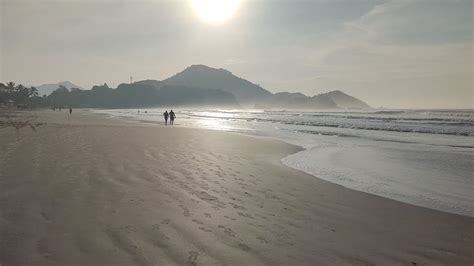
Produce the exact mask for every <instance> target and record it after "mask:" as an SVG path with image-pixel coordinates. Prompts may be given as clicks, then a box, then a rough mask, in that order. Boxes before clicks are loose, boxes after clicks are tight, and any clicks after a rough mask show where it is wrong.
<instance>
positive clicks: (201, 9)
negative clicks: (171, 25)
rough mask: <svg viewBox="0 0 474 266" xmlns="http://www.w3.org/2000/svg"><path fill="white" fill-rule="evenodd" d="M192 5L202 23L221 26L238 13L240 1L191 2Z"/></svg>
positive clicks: (194, 0)
mask: <svg viewBox="0 0 474 266" xmlns="http://www.w3.org/2000/svg"><path fill="white" fill-rule="evenodd" d="M191 4H192V6H193V9H194V12H195V13H196V15H197V16H198V17H199V19H200V20H201V21H203V22H205V23H210V24H221V23H224V22H226V21H227V20H229V19H230V18H231V17H232V16H233V15H234V14H235V12H237V9H239V5H240V0H191Z"/></svg>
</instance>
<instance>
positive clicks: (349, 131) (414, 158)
mask: <svg viewBox="0 0 474 266" xmlns="http://www.w3.org/2000/svg"><path fill="white" fill-rule="evenodd" d="M93 111H94V112H98V113H103V114H108V115H111V116H114V117H120V118H124V119H128V120H134V121H140V122H149V123H158V124H163V117H162V113H163V112H164V109H162V108H160V109H153V108H151V109H142V110H141V112H138V110H137V109H114V110H93ZM145 111H146V113H145ZM175 112H176V114H177V121H176V126H185V127H196V128H205V129H213V130H223V131H228V132H235V133H242V134H248V135H253V136H260V137H269V138H274V139H278V140H281V141H284V142H287V143H290V144H294V145H298V146H301V147H302V148H304V150H303V151H301V152H298V153H296V154H292V155H289V156H287V157H286V158H283V159H282V162H283V163H284V164H286V165H288V166H290V167H293V168H296V169H299V170H301V171H304V172H307V173H309V174H312V175H314V176H316V177H318V178H321V179H324V180H327V181H330V182H333V183H336V184H339V185H342V186H344V187H347V188H350V189H355V190H358V191H363V192H367V193H371V194H375V195H379V196H382V197H386V198H390V199H394V200H398V201H401V202H405V203H410V204H414V205H418V206H422V207H427V208H432V209H436V210H440V211H445V212H450V213H456V214H461V215H467V216H474V207H473V206H474V205H473V197H472V189H473V185H474V181H473V175H472V173H473V172H474V164H473V161H474V160H473V159H474V158H473V156H474V155H473V151H474V110H383V111H380V110H375V111H347V110H346V111H340V110H335V111H327V110H325V111H285V110H281V111H275V110H272V111H268V110H199V109H188V110H175Z"/></svg>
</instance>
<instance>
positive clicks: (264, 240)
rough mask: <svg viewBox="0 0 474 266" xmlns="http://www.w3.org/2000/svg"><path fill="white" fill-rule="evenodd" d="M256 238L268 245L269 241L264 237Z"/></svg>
mask: <svg viewBox="0 0 474 266" xmlns="http://www.w3.org/2000/svg"><path fill="white" fill-rule="evenodd" d="M256 238H257V239H258V240H260V242H262V243H265V244H268V241H267V240H266V239H265V238H263V237H261V236H257V237H256Z"/></svg>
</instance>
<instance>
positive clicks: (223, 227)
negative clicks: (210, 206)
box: [218, 225, 236, 237]
mask: <svg viewBox="0 0 474 266" xmlns="http://www.w3.org/2000/svg"><path fill="white" fill-rule="evenodd" d="M218 227H219V228H221V229H223V230H224V233H225V234H226V235H228V236H230V237H235V235H236V234H235V232H234V231H232V229H230V228H228V227H225V226H223V225H219V226H218Z"/></svg>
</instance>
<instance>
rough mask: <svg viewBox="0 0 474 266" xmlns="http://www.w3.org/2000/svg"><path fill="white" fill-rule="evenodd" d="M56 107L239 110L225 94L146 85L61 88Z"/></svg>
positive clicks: (53, 96)
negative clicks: (85, 88)
mask: <svg viewBox="0 0 474 266" xmlns="http://www.w3.org/2000/svg"><path fill="white" fill-rule="evenodd" d="M47 100H48V102H49V103H50V104H51V105H53V106H71V107H88V108H137V107H155V106H161V107H164V106H166V107H168V106H170V107H173V106H181V107H183V106H185V107H219V108H222V107H224V108H225V107H229V108H240V105H239V104H238V103H237V100H236V99H235V97H234V95H233V94H231V93H229V92H225V91H222V90H213V89H202V88H189V87H184V86H168V85H166V86H162V87H160V89H157V88H155V87H154V86H151V85H149V84H145V83H133V84H120V85H119V86H118V87H117V88H116V89H114V88H109V86H107V84H104V85H100V86H94V87H93V88H92V89H91V90H80V89H71V90H69V89H67V88H58V89H56V90H55V91H53V92H52V93H51V94H50V95H49V96H48V97H47Z"/></svg>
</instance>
